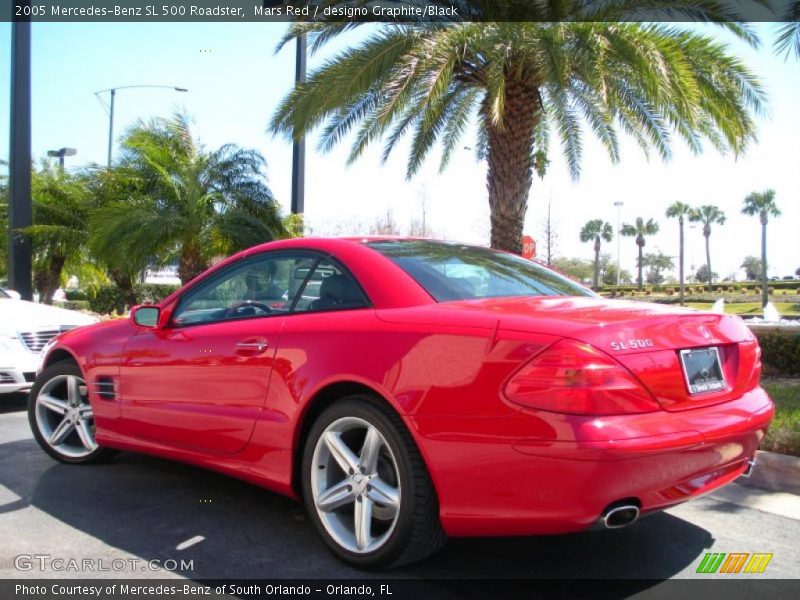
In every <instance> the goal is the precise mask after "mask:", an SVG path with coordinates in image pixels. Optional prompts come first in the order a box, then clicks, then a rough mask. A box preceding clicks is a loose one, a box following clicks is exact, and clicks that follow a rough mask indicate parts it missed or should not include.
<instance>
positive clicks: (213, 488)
mask: <svg viewBox="0 0 800 600" xmlns="http://www.w3.org/2000/svg"><path fill="white" fill-rule="evenodd" d="M798 500H800V497H798V496H794V495H791V494H780V493H774V492H768V491H765V490H760V489H756V488H752V487H744V486H742V485H740V484H733V485H731V486H728V487H727V488H724V489H723V490H721V491H720V492H718V493H715V494H712V495H710V496H706V497H704V498H700V499H697V500H695V501H693V502H689V503H686V504H683V505H681V506H678V507H676V508H673V509H671V510H669V511H666V512H663V513H659V514H655V515H651V516H648V517H646V518H643V519H642V520H641V521H639V522H638V523H636V524H634V525H633V526H632V527H629V528H625V529H621V530H615V531H592V532H586V533H581V534H573V535H564V536H543V537H527V538H482V539H453V540H450V541H449V543H448V544H447V546H445V548H444V549H443V550H442V551H441V552H439V553H438V554H436V555H435V556H433V557H431V558H429V559H427V560H425V561H424V562H421V563H418V564H415V565H410V566H407V567H403V568H400V569H397V570H394V571H392V572H390V573H389V574H388V575H389V576H390V577H398V578H425V579H429V578H472V577H475V578H568V579H576V578H580V579H582V578H620V579H630V578H642V579H652V580H665V579H671V578H693V577H701V578H709V577H731V576H730V575H722V574H717V575H703V574H697V573H696V571H697V567H698V565H699V564H700V562H701V560H702V558H703V556H704V555H705V554H706V553H707V552H726V553H732V552H750V553H755V552H766V553H772V554H773V558H772V560H771V562H770V563H769V565H768V567H767V569H766V570H765V572H764V573H763V574H762V575H760V576H759V577H771V578H793V579H794V578H798V577H800V544H798V542H797V540H799V539H800V504H798ZM0 531H2V532H3V534H2V536H0V578H18V577H31V578H41V577H84V578H85V577H93V576H97V577H137V578H140V577H147V578H152V577H175V576H181V577H188V578H191V579H209V578H300V577H303V578H362V577H374V576H375V575H373V574H369V573H362V572H359V571H356V570H354V569H351V568H349V567H347V566H345V565H343V564H342V563H340V562H338V561H337V560H336V559H335V558H333V556H332V555H331V554H329V552H328V551H327V550H326V549H325V547H324V546H323V545H322V543H321V542H320V541H319V539H318V538H317V536H316V534H315V532H314V531H313V529H312V526H311V524H310V523H309V521H308V520H307V518H306V516H305V513H304V510H303V508H302V507H301V506H300V505H299V504H298V503H296V502H294V501H292V500H289V499H286V498H283V497H281V496H278V495H276V494H273V493H271V492H268V491H266V490H263V489H260V488H258V487H255V486H252V485H249V484H246V483H243V482H240V481H237V480H235V479H231V478H229V477H225V476H223V475H219V474H216V473H212V472H208V471H204V470H201V469H198V468H195V467H191V466H186V465H182V464H178V463H173V462H169V461H166V460H160V459H156V458H152V457H147V456H141V455H136V454H131V453H121V454H119V455H118V456H117V457H115V458H114V459H113V460H112V461H111V462H109V463H108V464H103V465H96V466H70V465H62V464H59V463H57V462H55V461H53V460H52V459H51V458H49V457H48V456H47V455H46V454H45V453H44V452H42V451H41V450H40V449H39V447H38V446H37V445H36V443H35V441H34V440H33V438H32V436H31V433H30V431H29V428H28V422H27V415H26V412H25V399H24V397H22V396H21V395H17V396H6V397H2V396H0ZM34 555H37V556H42V555H44V556H47V557H50V558H49V559H47V560H49V561H52V559H56V558H61V559H65V560H69V559H78V560H79V561H80V560H83V559H90V563H91V564H94V565H95V566H96V567H97V566H98V565H103V566H105V568H107V569H108V568H109V565H115V566H114V568H112V569H111V570H108V571H102V572H97V573H96V574H94V573H91V572H88V573H87V572H85V571H84V572H70V571H68V570H67V571H65V570H54V569H53V567H52V565H49V566H47V567H46V568H44V569H41V568H40V565H39V564H37V562H36V561H37V560H38V559H34V558H30V557H33V556H34ZM20 556H22V557H23V558H22V559H20V558H19V557H20ZM26 557H29V558H26ZM153 560H155V561H160V563H159V564H161V565H169V567H170V568H173V567H176V564H174V563H172V562H170V561H175V563H177V572H170V571H167V570H164V569H163V568H160V569H159V570H155V571H153V570H150V567H148V566H143V565H148V564H149V561H153ZM114 561H116V562H114ZM181 561H183V564H184V565H189V566H190V568H185V569H183V570H181V569H180V564H181ZM122 563H124V565H125V566H121V565H122ZM155 564H156V563H152V565H151V566H152V567H153V568H156V567H155V566H153V565H155ZM59 565H61V566H62V569H63V568H64V566H65V565H66V566H67V567H68V566H69V563H63V564H62V563H59ZM116 567H120V569H119V570H116ZM98 568H99V567H98ZM736 577H745V576H744V575H739V576H736ZM751 577H752V576H751Z"/></svg>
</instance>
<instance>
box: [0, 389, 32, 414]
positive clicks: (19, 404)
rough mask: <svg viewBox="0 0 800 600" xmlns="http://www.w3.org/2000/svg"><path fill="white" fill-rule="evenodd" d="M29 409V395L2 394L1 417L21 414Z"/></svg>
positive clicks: (0, 396) (0, 395) (0, 398)
mask: <svg viewBox="0 0 800 600" xmlns="http://www.w3.org/2000/svg"><path fill="white" fill-rule="evenodd" d="M27 407H28V394H22V393H16V394H0V415H4V414H6V413H12V412H19V411H21V410H26V409H27Z"/></svg>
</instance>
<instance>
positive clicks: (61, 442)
mask: <svg viewBox="0 0 800 600" xmlns="http://www.w3.org/2000/svg"><path fill="white" fill-rule="evenodd" d="M28 422H29V423H30V426H31V430H32V431H33V436H34V438H36V441H37V442H38V443H39V446H41V447H42V450H44V451H45V452H47V453H48V454H49V455H50V456H52V457H53V458H55V459H56V460H59V461H61V462H65V463H73V464H83V463H91V462H99V461H101V460H104V459H106V458H108V457H109V456H111V455H112V454H113V451H111V450H108V449H105V448H101V447H100V446H98V445H97V442H96V441H95V439H94V432H95V425H94V413H93V412H92V406H91V404H89V398H88V391H87V388H86V381H85V380H84V378H83V373H82V372H81V370H80V368H79V367H78V365H76V364H75V363H74V362H72V361H61V362H57V363H55V364H53V365H50V366H49V367H47V368H46V369H45V370H44V371H42V373H41V374H40V375H39V377H37V378H36V383H35V384H34V385H33V388H32V389H31V393H30V395H29V396H28Z"/></svg>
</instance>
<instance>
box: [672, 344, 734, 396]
mask: <svg viewBox="0 0 800 600" xmlns="http://www.w3.org/2000/svg"><path fill="white" fill-rule="evenodd" d="M681 363H682V364H683V375H684V377H685V378H686V385H687V386H688V387H689V393H690V394H706V393H708V392H716V391H718V390H721V389H724V388H725V377H724V376H723V375H722V366H721V364H720V360H719V350H718V349H717V348H699V349H696V350H681Z"/></svg>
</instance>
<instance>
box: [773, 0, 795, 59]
mask: <svg viewBox="0 0 800 600" xmlns="http://www.w3.org/2000/svg"><path fill="white" fill-rule="evenodd" d="M781 20H782V21H783V23H782V24H781V26H780V29H779V30H778V31H779V33H778V39H777V40H775V50H776V51H777V52H778V53H784V54H786V56H787V57H788V56H789V55H790V54H791V53H792V51H794V55H795V57H797V58H798V59H800V0H794V1H793V2H790V3H789V4H788V5H787V7H786V14H785V16H784V18H783V19H781Z"/></svg>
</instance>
